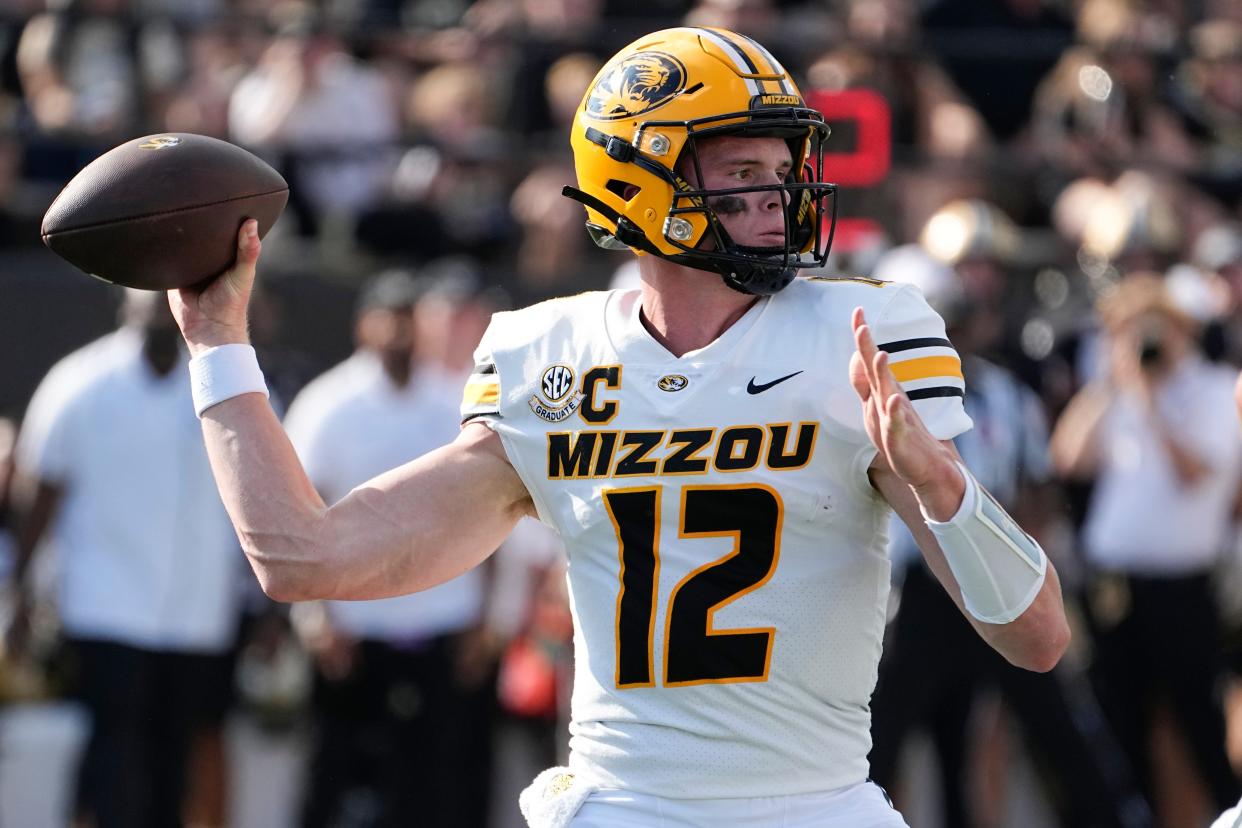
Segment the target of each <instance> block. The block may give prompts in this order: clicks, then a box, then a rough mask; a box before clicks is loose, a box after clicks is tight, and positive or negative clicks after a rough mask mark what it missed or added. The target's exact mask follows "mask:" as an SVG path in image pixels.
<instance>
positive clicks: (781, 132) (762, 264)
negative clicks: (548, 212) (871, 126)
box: [563, 27, 836, 295]
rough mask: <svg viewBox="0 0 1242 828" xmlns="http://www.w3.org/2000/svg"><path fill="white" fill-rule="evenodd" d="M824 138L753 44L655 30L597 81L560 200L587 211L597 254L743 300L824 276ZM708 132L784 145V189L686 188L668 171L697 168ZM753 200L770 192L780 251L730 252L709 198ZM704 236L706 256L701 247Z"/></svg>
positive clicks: (720, 35) (723, 34)
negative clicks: (717, 280)
mask: <svg viewBox="0 0 1242 828" xmlns="http://www.w3.org/2000/svg"><path fill="white" fill-rule="evenodd" d="M828 132H829V130H828V126H827V124H825V123H824V117H823V115H821V114H820V113H819V112H817V111H815V110H813V109H810V108H808V107H807V106H806V105H805V103H804V102H803V100H802V95H801V93H799V92H798V88H797V86H795V85H794V82H793V79H792V78H791V77H790V76H789V73H788V72H786V71H785V69H784V67H782V66H781V64H780V63H779V62H778V61H777V60H776V58H774V57H772V55H771V53H769V52H768V50H767V49H765V48H763V47H762V46H760V45H759V44H758V43H756V42H755V41H753V40H751V39H750V38H748V37H745V36H744V35H740V34H737V33H735V32H730V31H727V30H725V29H710V28H690V27H686V28H679V29H666V30H664V31H660V32H655V33H653V34H650V35H647V36H646V37H643V38H640V39H639V40H636V41H634V42H633V43H631V44H630V45H629V46H626V47H625V48H624V49H622V50H621V51H620V52H618V53H617V54H616V55H615V56H614V57H613V59H612V60H611V61H609V62H608V64H607V65H605V66H604V68H603V69H601V70H600V72H599V74H598V75H596V77H595V80H594V81H593V82H592V83H591V86H590V87H589V89H588V90H587V93H586V96H585V97H584V98H583V100H582V105H581V106H580V107H579V108H578V114H577V116H576V117H575V119H574V125H573V133H572V136H571V144H572V146H573V152H574V166H575V169H576V171H577V176H578V187H577V188H574V187H566V188H565V189H564V191H563V192H564V194H565V195H566V196H568V197H570V198H572V199H574V200H576V201H580V202H582V204H583V205H585V206H586V208H587V229H588V230H589V231H590V233H591V236H592V238H594V239H595V242H596V244H598V245H600V246H601V247H606V248H610V249H626V248H629V249H632V250H634V251H635V252H637V253H638V254H639V255H643V254H651V255H654V256H659V257H661V258H664V259H668V260H669V261H672V262H676V263H678V264H682V265H686V266H689V267H694V268H698V269H700V270H709V271H713V272H715V273H719V274H720V275H721V277H722V278H723V279H724V281H725V283H726V284H728V285H729V286H730V287H732V288H734V289H736V290H739V291H742V292H743V293H751V294H758V295H766V294H771V293H776V292H777V291H779V290H781V289H782V288H784V287H785V286H786V285H788V284H789V283H790V282H791V281H793V279H794V276H795V275H796V274H797V271H798V269H799V268H806V267H823V266H824V263H825V261H826V259H827V257H828V248H829V246H830V245H831V244H832V229H833V227H834V225H835V211H836V198H835V193H836V187H835V185H832V184H826V183H823V182H822V173H823V142H824V140H825V139H826V138H827V137H828ZM719 135H739V136H749V137H779V138H783V139H785V140H786V141H787V142H788V143H789V146H790V152H791V155H792V158H793V161H794V164H793V169H792V170H791V171H790V174H789V176H788V180H786V181H785V182H784V183H782V184H770V185H760V186H751V187H732V188H728V189H713V190H708V189H695V188H693V187H691V186H690V184H689V183H688V182H687V181H686V180H685V179H684V178H683V176H682V174H681V172H680V171H679V166H678V165H679V164H693V165H694V167H695V168H696V170H697V168H698V165H699V158H698V150H697V148H696V146H695V141H696V139H701V138H710V137H715V136H719ZM698 180H699V181H700V182H701V181H702V180H703V176H702V174H701V173H700V174H699V175H698ZM756 191H777V192H779V193H780V197H781V200H782V201H783V202H784V204H785V210H784V213H785V243H784V245H783V246H780V247H745V246H742V245H738V244H735V243H734V242H733V241H732V239H730V238H729V235H728V233H726V232H725V229H724V227H722V226H721V224H720V221H719V219H718V218H717V216H716V213H715V211H714V210H713V209H712V203H713V200H714V199H715V198H716V197H719V196H727V195H736V194H738V193H743V192H756ZM829 196H833V198H832V214H831V215H830V216H829V220H828V222H827V229H826V232H825V228H824V223H825V222H824V216H825V215H826V214H825V210H824V203H823V202H824V199H825V198H827V197H829ZM705 239H711V240H712V241H713V242H714V244H711V245H709V246H710V247H711V248H712V249H710V250H704V249H700V245H701V243H702V242H703V241H704V240H705Z"/></svg>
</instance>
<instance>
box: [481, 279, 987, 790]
mask: <svg viewBox="0 0 1242 828" xmlns="http://www.w3.org/2000/svg"><path fill="white" fill-rule="evenodd" d="M639 304H640V294H639V291H637V290H630V291H610V292H600V293H585V294H581V295H578V296H574V297H569V298H564V299H554V300H551V301H548V302H544V303H542V304H539V305H535V306H533V307H529V308H526V309H524V310H519V311H515V312H512V313H499V314H496V316H495V317H494V318H493V320H492V324H491V327H490V328H489V329H488V331H487V333H486V334H485V335H484V337H483V341H482V343H481V344H480V346H479V349H478V352H477V357H478V359H477V362H478V366H477V367H476V369H475V373H474V374H473V375H472V377H471V378H470V381H469V382H468V384H467V386H466V391H465V398H464V401H463V406H462V415H463V418H464V419H465V420H466V421H472V420H475V419H478V420H481V421H482V422H485V423H486V424H487V425H489V426H490V427H491V428H492V429H493V430H495V431H496V433H497V434H498V435H499V436H500V438H501V440H502V442H503V444H504V447H505V450H506V452H507V454H508V457H509V460H510V461H511V462H512V463H513V466H514V468H516V469H517V471H518V473H519V475H521V478H522V480H523V481H524V482H525V484H526V487H527V489H528V490H529V491H530V494H531V496H532V498H533V499H534V502H535V505H536V507H537V509H538V512H539V516H540V518H541V519H542V520H543V521H544V522H545V523H547V524H549V525H550V526H553V527H554V528H555V529H556V530H557V531H558V532H560V534H561V536H562V537H563V539H564V541H565V545H566V547H567V549H568V553H569V574H568V577H569V587H570V599H571V602H572V606H573V614H574V624H575V635H574V644H575V648H576V667H575V681H574V693H573V703H572V708H573V722H572V724H571V727H570V732H571V737H572V738H571V740H570V748H571V758H570V766H571V767H572V768H574V769H576V770H578V771H579V772H581V773H583V774H584V775H586V776H588V777H589V778H591V779H593V780H596V781H597V782H598V783H599V784H602V785H604V786H609V787H621V788H625V789H629V790H634V791H638V792H642V793H650V794H655V795H659V796H666V797H674V798H694V797H756V796H776V795H785V794H797V793H806V792H811V791H825V790H830V789H833V788H838V787H841V786H844V785H850V784H855V783H858V782H861V781H863V780H864V779H866V777H867V753H868V752H869V751H870V747H871V738H870V710H869V704H870V698H871V692H872V690H873V688H874V685H875V680H876V668H877V664H878V662H879V660H880V648H881V638H882V635H883V632H884V615H885V604H886V599H887V595H888V583H889V563H888V560H887V557H886V554H885V549H886V541H887V538H886V523H887V518H888V515H889V508H888V506H887V504H885V503H884V502H883V500H882V499H881V498H880V497H879V496H878V495H877V494H876V493H875V491H874V490H873V489H872V487H871V486H870V484H869V482H868V479H867V468H868V466H869V465H870V464H871V461H872V459H873V458H874V456H875V448H874V447H873V446H872V445H871V443H870V441H869V440H868V438H867V435H866V431H865V429H864V426H863V419H862V406H861V403H860V402H859V400H858V397H857V395H856V394H855V393H854V390H853V388H852V387H851V386H850V383H849V375H848V365H849V360H850V356H851V354H852V353H853V351H854V344H853V335H852V332H851V329H850V313H851V311H852V309H853V308H854V307H856V306H862V307H863V308H864V309H865V311H866V314H867V319H868V321H869V323H870V324H871V326H872V330H873V332H874V335H875V337H876V341H877V343H878V344H879V345H880V346H881V347H882V348H885V349H886V350H888V351H889V352H890V353H891V355H892V365H893V370H894V373H895V374H896V376H897V378H898V379H899V380H900V381H901V382H902V384H903V386H904V387H905V389H906V390H907V392H908V393H909V394H910V396H911V398H912V399H913V400H914V401H915V403H914V404H915V407H916V408H917V409H918V411H919V413H920V414H921V416H922V417H923V419H924V421H925V422H926V423H927V425H928V427H929V428H930V430H931V432H932V433H933V434H934V435H935V436H936V437H938V438H941V439H949V438H952V437H954V436H956V435H957V434H959V433H961V432H962V431H965V430H966V429H967V428H969V427H970V420H969V418H968V417H967V416H966V413H965V411H964V410H963V408H962V404H961V402H962V395H963V382H962V377H961V366H960V362H959V361H958V358H957V355H956V353H955V351H954V350H953V348H952V346H951V345H950V344H949V342H948V340H947V339H946V338H945V332H944V324H943V323H942V322H941V320H940V318H939V317H938V316H937V315H936V314H935V313H934V312H933V311H932V310H931V309H930V308H929V307H928V306H927V304H926V302H924V300H923V298H922V295H921V294H920V293H919V292H918V290H917V289H916V288H913V287H911V286H909V285H898V284H893V283H887V282H879V281H875V280H871V279H849V280H842V279H798V280H796V281H795V282H794V283H793V284H792V285H790V286H789V287H788V288H786V289H785V290H784V291H782V292H781V293H779V294H777V295H775V296H772V297H768V298H764V299H760V300H759V301H758V302H756V303H755V305H754V306H753V307H752V308H751V309H750V310H749V311H748V312H747V313H746V314H745V315H744V316H743V317H742V318H741V319H739V320H738V321H737V322H736V323H735V324H734V325H732V326H731V327H730V328H729V329H728V330H727V331H725V332H724V334H722V335H721V336H720V338H718V339H717V340H716V341H714V342H712V343H711V344H710V345H708V346H706V347H705V348H702V349H699V350H697V351H692V352H690V353H687V354H685V355H684V356H682V357H680V358H678V357H674V356H673V355H672V354H671V353H669V352H668V351H667V350H665V348H664V347H663V346H662V345H660V344H659V343H658V342H657V341H656V340H654V339H653V338H652V337H651V336H650V334H649V333H648V332H647V330H646V329H645V328H644V327H643V325H642V322H641V321H640V319H639Z"/></svg>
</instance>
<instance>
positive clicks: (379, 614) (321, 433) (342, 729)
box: [285, 271, 496, 826]
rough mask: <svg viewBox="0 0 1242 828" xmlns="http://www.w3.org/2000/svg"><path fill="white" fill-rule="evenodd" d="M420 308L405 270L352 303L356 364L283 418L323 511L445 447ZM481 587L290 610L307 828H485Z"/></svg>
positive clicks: (476, 578) (460, 582) (453, 430)
mask: <svg viewBox="0 0 1242 828" xmlns="http://www.w3.org/2000/svg"><path fill="white" fill-rule="evenodd" d="M417 300H418V285H417V282H415V280H414V279H413V277H412V276H410V275H409V274H408V273H405V272H404V271H389V272H386V273H384V274H382V275H380V276H378V277H377V278H376V279H375V280H374V281H373V282H372V283H371V284H370V285H369V286H368V287H367V288H366V289H365V290H364V291H363V294H362V296H361V299H360V303H359V309H358V314H357V321H356V324H355V330H354V333H355V340H356V342H357V346H358V347H357V350H356V351H355V353H354V355H353V356H351V357H350V358H349V359H348V360H346V361H345V362H344V363H341V364H340V365H338V366H336V367H335V368H333V369H331V370H330V371H328V372H327V373H326V374H323V375H322V376H320V377H319V378H318V379H315V380H313V381H312V382H311V383H310V384H309V385H308V386H307V387H306V388H305V389H304V390H303V391H302V393H301V394H300V395H299V396H298V398H297V399H296V400H295V401H294V403H293V405H292V406H291V407H290V409H289V415H288V417H287V418H286V421H285V424H286V428H287V429H288V431H289V435H290V438H291V439H292V441H293V443H294V445H295V447H296V448H297V450H298V454H299V455H300V457H301V459H302V462H303V464H304V465H305V468H306V472H307V474H308V476H309V477H310V479H311V482H312V483H314V485H315V487H316V488H317V489H318V490H319V492H320V494H321V495H322V496H323V498H324V500H325V501H326V502H328V503H334V502H336V501H337V500H339V499H341V498H342V497H344V496H345V495H346V494H348V493H349V491H350V489H352V488H353V487H354V486H356V485H358V484H360V483H364V482H366V481H367V480H369V479H371V478H372V477H374V476H375V475H376V474H379V473H380V472H382V471H385V470H387V469H389V468H392V467H393V466H394V465H397V464H400V463H402V462H405V461H409V460H413V459H415V458H417V457H420V456H421V455H423V454H425V453H426V452H428V451H430V450H432V449H434V448H437V447H439V446H441V445H444V444H446V443H448V442H451V441H452V440H453V439H454V438H455V437H456V434H457V420H458V416H457V412H456V404H457V399H458V394H457V392H456V390H455V391H454V392H453V393H451V394H445V393H444V389H443V387H442V386H441V385H440V384H439V383H437V382H435V381H434V380H433V379H430V378H429V377H428V376H427V375H426V374H425V373H424V372H423V371H422V370H421V368H422V366H420V365H418V364H417V363H416V362H415V360H414V342H415V336H414V324H415V316H414V306H415V304H416V303H417ZM463 333H464V332H463ZM472 346H473V343H472ZM486 580H487V575H486V573H485V571H484V570H482V569H473V570H471V571H469V572H467V573H465V574H464V575H462V576H460V577H459V578H457V579H455V580H452V581H449V582H447V583H445V584H442V585H440V586H438V587H435V588H434V589H430V590H426V591H424V592H420V593H416V594H413V595H404V596H400V597H396V598H388V599H384V600H379V601H329V602H324V603H323V604H320V605H303V606H299V607H298V608H297V610H296V617H297V619H298V626H299V628H300V630H301V632H302V633H303V638H304V641H305V642H306V645H307V647H308V649H309V650H310V652H311V654H312V656H313V659H314V663H315V667H316V674H317V675H316V692H315V713H316V720H317V721H316V724H317V732H316V747H315V751H314V757H313V759H312V767H311V778H310V784H309V786H308V797H307V800H306V806H305V810H304V813H303V824H305V825H339V824H342V823H355V822H359V821H360V822H361V823H362V824H375V825H415V824H427V825H460V826H481V825H482V824H483V820H484V816H483V815H484V814H486V812H487V796H486V789H484V788H481V787H480V785H479V782H480V780H482V779H486V778H487V774H488V769H489V767H490V751H489V739H490V729H489V725H490V714H489V711H490V707H489V700H490V698H491V696H492V684H491V680H492V678H493V675H494V674H493V670H494V658H495V655H496V652H495V641H494V638H493V636H492V635H491V633H490V630H489V628H488V627H487V626H486V625H485V624H484V623H483V609H484V592H485V590H486V586H487V585H486Z"/></svg>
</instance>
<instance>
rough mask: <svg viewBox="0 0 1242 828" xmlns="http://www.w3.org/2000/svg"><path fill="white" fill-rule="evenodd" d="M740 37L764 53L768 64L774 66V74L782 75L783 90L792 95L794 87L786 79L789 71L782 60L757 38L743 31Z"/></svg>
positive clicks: (760, 52) (739, 34)
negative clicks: (754, 38)
mask: <svg viewBox="0 0 1242 828" xmlns="http://www.w3.org/2000/svg"><path fill="white" fill-rule="evenodd" d="M738 37H740V38H742V39H743V40H745V41H746V42H747V43H749V44H750V45H751V46H754V47H755V51H757V52H759V54H761V55H763V57H764V59H765V60H767V62H768V65H769V66H771V67H772V74H774V75H780V76H781V81H780V84H781V92H783V93H785V94H786V95H792V94H794V91H793V89H791V88H790V86H789V81H787V80H785V78H786V77H787V76H788V73H787V72H786V71H785V67H784V66H781V62H780V61H779V60H777V59H776V58H774V57H773V56H772V53H771V52H769V51H768V50H767V49H765V48H764V47H763V45H762V44H760V43H758V42H757V41H755V40H753V39H751V38H749V37H747V36H746V35H744V34H741V33H738Z"/></svg>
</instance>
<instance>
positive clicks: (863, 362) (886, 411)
mask: <svg viewBox="0 0 1242 828" xmlns="http://www.w3.org/2000/svg"><path fill="white" fill-rule="evenodd" d="M851 323H852V325H853V328H854V355H853V356H852V357H851V358H850V384H851V385H853V386H854V391H855V392H856V393H857V394H858V397H859V399H860V400H862V405H863V419H864V422H865V423H866V426H867V436H868V437H870V438H871V442H872V443H874V444H875V447H876V448H877V449H879V452H880V456H881V458H882V459H883V460H884V461H885V462H886V463H887V464H888V466H889V468H891V469H892V470H893V472H894V473H895V474H896V475H897V476H898V477H900V478H901V479H902V480H903V481H905V482H906V483H907V484H909V485H910V486H911V487H913V488H914V489H915V491H916V492H919V491H920V490H924V489H927V488H929V487H934V486H935V485H936V484H937V481H938V480H939V479H941V478H943V477H944V475H945V473H946V463H947V464H948V468H949V469H950V471H949V472H948V473H949V475H951V476H954V477H958V478H959V479H960V474H959V473H958V472H957V470H956V468H955V467H954V465H953V458H952V457H951V456H950V455H949V452H948V450H947V449H946V448H945V447H944V445H943V444H942V443H941V442H940V441H939V440H937V439H936V438H935V437H933V436H932V434H931V432H929V431H928V430H927V427H926V426H924V425H923V420H922V418H920V417H919V415H918V412H916V411H915V410H914V405H913V403H911V402H910V398H909V397H907V396H906V392H905V391H903V390H902V389H901V386H900V385H898V384H897V378H896V377H894V376H893V372H892V369H891V368H889V365H888V354H887V353H885V352H884V351H881V350H880V349H879V348H877V347H876V344H875V340H873V339H872V337H871V329H870V327H868V325H867V320H866V317H864V315H863V311H862V308H855V309H854V313H853V317H852V319H851Z"/></svg>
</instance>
